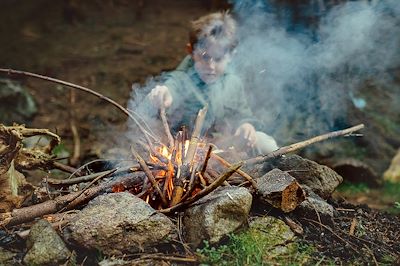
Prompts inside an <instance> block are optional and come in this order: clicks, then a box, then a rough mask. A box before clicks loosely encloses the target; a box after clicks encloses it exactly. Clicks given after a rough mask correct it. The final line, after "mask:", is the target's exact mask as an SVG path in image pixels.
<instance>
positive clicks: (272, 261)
mask: <svg viewBox="0 0 400 266" xmlns="http://www.w3.org/2000/svg"><path fill="white" fill-rule="evenodd" d="M274 248H275V247H274V246H273V245H271V243H270V239H267V238H265V235H263V234H260V235H254V232H249V231H245V232H241V233H239V234H231V235H229V241H228V243H227V244H224V245H220V246H211V245H210V244H209V243H208V242H207V241H205V242H204V247H203V248H202V249H198V250H197V252H198V254H199V255H200V260H201V262H202V265H238V266H239V265H240V266H241V265H248V266H250V265H307V264H309V263H310V261H311V260H312V256H311V255H312V254H313V253H314V250H315V249H314V248H313V247H312V246H310V245H307V244H303V243H297V242H293V243H289V244H287V245H286V246H285V247H284V248H286V251H285V252H283V253H276V254H275V253H274V252H273V249H274Z"/></svg>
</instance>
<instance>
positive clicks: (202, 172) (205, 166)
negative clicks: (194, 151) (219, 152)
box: [200, 145, 213, 175]
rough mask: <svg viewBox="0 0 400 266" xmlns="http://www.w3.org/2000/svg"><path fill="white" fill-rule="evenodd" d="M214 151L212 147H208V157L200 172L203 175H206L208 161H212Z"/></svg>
mask: <svg viewBox="0 0 400 266" xmlns="http://www.w3.org/2000/svg"><path fill="white" fill-rule="evenodd" d="M212 149H213V146H212V145H210V146H208V151H207V155H206V158H205V159H204V163H203V167H202V168H201V171H200V174H201V175H204V172H205V171H206V169H207V165H208V160H210V157H211V152H212Z"/></svg>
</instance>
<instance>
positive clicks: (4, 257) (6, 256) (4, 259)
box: [0, 247, 17, 266]
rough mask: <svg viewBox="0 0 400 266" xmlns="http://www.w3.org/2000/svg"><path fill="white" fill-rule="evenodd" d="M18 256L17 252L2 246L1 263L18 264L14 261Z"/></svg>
mask: <svg viewBox="0 0 400 266" xmlns="http://www.w3.org/2000/svg"><path fill="white" fill-rule="evenodd" d="M16 256H17V254H16V253H13V252H11V251H8V250H6V249H4V248H2V247H0V265H4V266H8V265H9V266H12V265H16V264H17V262H16V261H14V258H15V257H16Z"/></svg>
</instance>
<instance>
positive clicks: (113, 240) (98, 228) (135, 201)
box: [65, 192, 175, 256]
mask: <svg viewBox="0 0 400 266" xmlns="http://www.w3.org/2000/svg"><path fill="white" fill-rule="evenodd" d="M172 232H175V227H174V224H173V223H172V222H171V220H170V219H169V218H168V217H167V216H165V215H163V214H160V213H157V212H156V210H154V209H153V208H152V207H151V206H150V205H149V204H147V203H146V202H144V201H143V200H141V199H140V198H138V197H136V196H134V195H132V194H130V193H128V192H121V193H110V194H105V195H100V196H98V197H96V198H95V199H93V200H92V201H91V202H89V204H88V205H87V206H86V207H85V208H84V209H83V210H82V211H81V212H80V213H79V214H77V216H76V217H75V218H74V220H73V221H71V223H70V224H69V225H68V227H67V228H66V231H65V233H66V235H67V238H68V240H69V241H71V242H74V243H75V244H77V245H79V246H81V247H84V248H87V249H97V250H99V251H101V252H102V253H103V254H106V255H110V256H112V255H122V254H126V253H137V252H141V251H149V252H150V251H151V250H153V248H154V247H156V246H158V245H162V244H163V243H166V242H167V240H168V237H169V236H170V235H171V234H172Z"/></svg>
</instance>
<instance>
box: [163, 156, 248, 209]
mask: <svg viewBox="0 0 400 266" xmlns="http://www.w3.org/2000/svg"><path fill="white" fill-rule="evenodd" d="M242 164H243V163H242V162H239V163H237V164H235V165H233V166H232V167H230V168H229V169H228V171H227V172H225V173H224V174H222V175H221V176H220V177H218V178H217V179H216V180H215V181H214V182H213V183H211V185H209V186H208V187H206V188H205V189H203V190H201V191H200V192H199V193H197V194H196V195H194V196H193V197H191V198H189V199H188V200H187V201H185V202H181V203H179V204H177V205H175V206H172V207H170V208H167V209H162V210H159V212H160V213H171V212H174V211H177V210H179V209H182V208H184V207H186V206H189V205H191V204H192V203H194V202H196V201H197V200H199V199H201V198H202V197H204V196H206V195H208V194H209V193H211V192H212V191H214V190H215V189H216V188H218V187H219V186H220V185H221V184H222V183H223V182H224V181H225V180H226V179H227V178H229V177H230V176H231V175H232V174H233V173H234V172H236V170H237V169H239V168H240V167H241V166H242Z"/></svg>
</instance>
